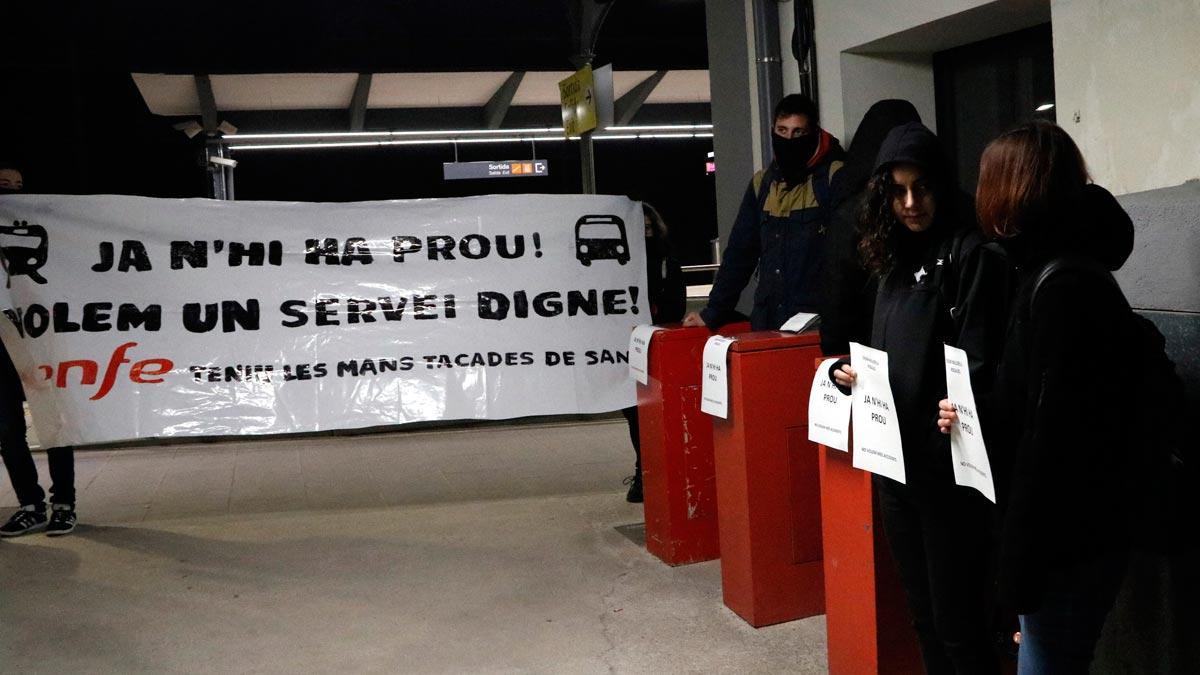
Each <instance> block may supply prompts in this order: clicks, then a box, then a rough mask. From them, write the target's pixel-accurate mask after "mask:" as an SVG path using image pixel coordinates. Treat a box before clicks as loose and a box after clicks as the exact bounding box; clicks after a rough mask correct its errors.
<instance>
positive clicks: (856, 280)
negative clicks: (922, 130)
mask: <svg viewBox="0 0 1200 675" xmlns="http://www.w3.org/2000/svg"><path fill="white" fill-rule="evenodd" d="M920 121H921V116H920V114H918V113H917V109H916V108H914V107H913V104H911V103H909V102H908V101H903V100H899V99H886V100H883V101H877V102H876V103H875V104H874V105H872V106H871V108H870V109H869V110H867V113H866V114H865V115H863V119H862V122H860V123H859V125H858V129H857V130H855V132H854V140H853V141H851V143H850V149H849V150H847V151H846V163H845V164H843V165H842V168H841V170H840V171H838V172H837V174H836V175H834V177H833V180H832V182H831V183H830V187H829V191H830V206H831V208H832V212H831V214H830V216H829V230H828V234H827V235H826V239H827V241H826V244H825V247H826V271H825V294H824V302H823V304H822V306H821V351H822V352H823V353H825V354H827V355H832V354H845V353H847V352H848V351H849V350H850V343H851V342H860V343H865V342H867V341H868V340H869V339H870V335H871V314H872V312H873V311H874V307H875V293H876V291H877V290H878V289H877V288H876V281H877V279H876V278H875V276H873V275H872V274H870V273H869V272H867V270H866V269H864V268H863V265H862V262H861V260H860V259H859V255H858V242H859V239H860V237H859V234H858V213H859V210H860V209H861V208H862V204H863V201H864V199H865V196H866V195H865V190H866V187H867V181H868V180H870V178H871V174H872V171H873V169H874V168H875V159H876V158H877V157H878V156H879V148H880V146H882V145H883V139H884V138H886V137H887V135H888V132H890V131H891V130H892V129H894V128H895V127H898V126H900V125H901V124H905V123H907V122H920Z"/></svg>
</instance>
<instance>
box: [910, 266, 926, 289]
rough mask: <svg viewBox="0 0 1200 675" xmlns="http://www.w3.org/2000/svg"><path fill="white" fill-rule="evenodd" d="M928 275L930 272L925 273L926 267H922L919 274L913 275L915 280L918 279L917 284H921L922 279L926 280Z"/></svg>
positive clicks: (918, 271)
mask: <svg viewBox="0 0 1200 675" xmlns="http://www.w3.org/2000/svg"><path fill="white" fill-rule="evenodd" d="M928 274H929V272H926V271H925V266H924V265H921V269H919V270H917V273H916V274H914V275H913V278H914V279H916V280H917V283H918V284H919V283H921V279H924V278H925V277H926V275H928Z"/></svg>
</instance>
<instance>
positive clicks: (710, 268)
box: [679, 263, 721, 272]
mask: <svg viewBox="0 0 1200 675" xmlns="http://www.w3.org/2000/svg"><path fill="white" fill-rule="evenodd" d="M720 268H721V265H720V263H712V264H709V265H683V266H681V267H680V268H679V269H681V270H683V271H684V272H716V271H717V270H718V269H720Z"/></svg>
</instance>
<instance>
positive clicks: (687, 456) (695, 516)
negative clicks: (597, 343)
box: [637, 323, 750, 565]
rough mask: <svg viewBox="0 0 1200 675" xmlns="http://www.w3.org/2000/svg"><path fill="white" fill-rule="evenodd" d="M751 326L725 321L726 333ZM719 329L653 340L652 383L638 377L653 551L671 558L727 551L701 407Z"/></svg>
mask: <svg viewBox="0 0 1200 675" xmlns="http://www.w3.org/2000/svg"><path fill="white" fill-rule="evenodd" d="M749 329H750V324H748V323H735V324H730V325H728V326H725V327H724V328H722V329H721V330H720V331H719V332H720V334H721V335H733V334H736V333H740V332H743V331H746V330H749ZM711 335H712V333H710V332H709V331H708V330H707V329H705V328H673V329H668V330H660V331H658V332H656V333H654V335H653V337H652V338H651V340H650V353H649V364H648V365H649V369H648V375H649V377H648V379H649V380H650V382H649V384H646V385H643V384H640V383H639V384H638V387H637V389H638V421H639V427H640V438H641V445H642V491H643V494H644V499H645V501H644V503H643V507H644V512H645V517H646V550H648V551H649V552H650V553H651V554H653V555H654V556H656V557H657V558H659V559H660V560H662V561H663V562H665V563H667V564H668V565H686V564H688V563H694V562H701V561H704V560H713V559H716V558H717V557H719V556H720V543H719V539H718V534H717V496H716V491H717V485H716V475H715V472H714V469H713V441H712V418H711V417H709V416H708V415H705V414H704V413H702V412H700V378H701V370H702V368H701V359H702V356H703V352H704V343H705V342H706V341H707V340H708V338H709V337H710V336H711Z"/></svg>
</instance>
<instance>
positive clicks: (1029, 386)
mask: <svg viewBox="0 0 1200 675" xmlns="http://www.w3.org/2000/svg"><path fill="white" fill-rule="evenodd" d="M1054 219H1055V221H1056V222H1055V223H1054V226H1053V230H1054V231H1056V232H1057V234H1056V235H1054V236H1044V237H1042V238H1041V239H1040V240H1034V239H1032V238H1031V237H1029V236H1027V235H1021V236H1019V237H1017V238H1015V239H1013V240H1010V241H1006V242H1004V247H1005V249H1006V251H1007V252H1008V256H1009V259H1010V260H1011V262H1012V263H1013V265H1014V268H1015V271H1016V284H1017V286H1016V296H1015V300H1014V302H1013V310H1012V315H1011V324H1010V327H1009V331H1008V336H1007V341H1006V346H1005V349H1004V352H1003V355H1002V357H1001V360H1000V363H999V366H998V369H997V374H996V387H995V395H994V397H993V398H992V400H991V401H989V402H988V403H987V404H986V405H985V404H983V403H980V413H981V420H980V421H981V423H982V425H983V431H984V433H985V434H986V435H987V443H988V451H989V454H991V455H992V467H993V472H994V473H995V474H996V476H997V483H998V484H997V490H996V493H997V498H998V506H999V507H1000V511H1001V523H1000V546H999V548H1000V560H999V570H998V571H999V585H1000V593H1001V599H1002V600H1003V601H1004V602H1005V604H1006V605H1008V606H1010V607H1011V608H1012V609H1014V610H1016V611H1019V612H1029V611H1033V610H1034V609H1036V608H1037V607H1038V606H1039V604H1040V602H1041V598H1042V595H1043V591H1044V588H1045V583H1046V578H1047V574H1049V573H1050V572H1052V571H1053V570H1056V569H1065V568H1068V567H1070V566H1071V565H1073V564H1075V563H1078V562H1080V561H1083V560H1086V559H1088V558H1091V557H1094V556H1096V555H1099V554H1101V553H1103V552H1105V551H1108V550H1112V549H1121V548H1124V547H1126V546H1127V534H1128V527H1129V520H1128V516H1129V515H1130V513H1131V511H1132V509H1131V507H1132V506H1133V505H1134V502H1135V496H1134V495H1135V483H1136V482H1137V481H1134V480H1131V478H1130V477H1131V475H1132V473H1133V471H1134V462H1133V453H1131V452H1130V449H1131V447H1133V446H1134V445H1135V444H1136V439H1135V437H1134V436H1132V434H1135V433H1136V430H1134V429H1130V428H1129V427H1130V426H1131V425H1130V424H1129V423H1128V411H1127V410H1125V409H1124V407H1125V404H1123V403H1122V401H1123V400H1127V397H1126V395H1125V392H1123V391H1122V383H1123V382H1129V381H1130V379H1129V378H1125V377H1122V376H1121V375H1120V374H1121V373H1122V372H1125V371H1124V369H1126V368H1129V367H1131V366H1130V364H1129V360H1130V358H1129V357H1130V354H1129V345H1128V344H1126V343H1124V342H1125V341H1124V340H1123V339H1122V337H1121V336H1120V335H1119V334H1117V331H1118V330H1119V328H1118V327H1120V326H1121V325H1123V324H1124V323H1126V322H1124V319H1125V318H1126V317H1128V312H1129V310H1128V305H1127V304H1126V303H1125V300H1124V298H1123V297H1122V295H1121V292H1120V290H1119V289H1118V288H1117V287H1116V286H1114V285H1113V284H1112V283H1111V281H1109V280H1106V279H1104V278H1103V277H1101V276H1099V275H1098V274H1096V273H1094V272H1092V273H1088V272H1086V271H1084V270H1080V269H1074V270H1072V269H1065V270H1063V271H1061V272H1059V273H1057V274H1055V275H1054V276H1052V277H1050V278H1049V279H1048V280H1047V281H1046V282H1045V283H1044V284H1043V286H1042V288H1041V289H1040V290H1039V291H1038V298H1037V302H1036V306H1031V301H1032V299H1033V298H1032V295H1033V287H1034V284H1035V281H1036V278H1037V276H1038V274H1039V273H1040V271H1041V270H1042V268H1043V267H1044V265H1045V263H1046V262H1048V261H1049V260H1051V259H1053V258H1056V257H1087V258H1091V259H1092V260H1094V261H1097V262H1099V263H1100V264H1102V265H1103V266H1104V267H1106V268H1107V269H1110V270H1116V269H1119V268H1120V267H1121V265H1123V264H1124V262H1125V260H1126V258H1128V256H1129V254H1130V252H1131V251H1132V250H1133V224H1132V222H1131V221H1130V219H1129V216H1128V215H1126V214H1125V212H1124V210H1122V209H1121V207H1120V205H1119V204H1118V203H1117V201H1116V199H1114V198H1113V196H1112V195H1111V194H1109V193H1108V192H1107V191H1105V190H1104V189H1103V188H1100V187H1098V186H1088V188H1087V189H1085V191H1084V193H1083V195H1082V196H1081V197H1080V198H1079V200H1078V201H1077V203H1076V204H1075V208H1074V209H1073V210H1072V211H1071V212H1069V213H1064V214H1059V215H1058V216H1056V217H1055V218H1054ZM1046 229H1050V228H1046Z"/></svg>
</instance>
